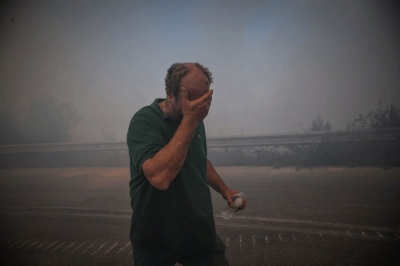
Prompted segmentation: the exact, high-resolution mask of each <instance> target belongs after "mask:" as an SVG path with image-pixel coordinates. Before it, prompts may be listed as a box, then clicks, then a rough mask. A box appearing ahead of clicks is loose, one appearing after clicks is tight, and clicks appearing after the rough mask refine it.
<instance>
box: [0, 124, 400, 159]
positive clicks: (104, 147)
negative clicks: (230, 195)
mask: <svg viewBox="0 0 400 266" xmlns="http://www.w3.org/2000/svg"><path fill="white" fill-rule="evenodd" d="M327 138H329V140H330V141H360V140H375V141H377V140H396V139H400V128H388V129H369V130H359V131H344V132H310V133H290V134H277V135H253V136H236V137H235V136H233V137H213V138H207V147H208V148H227V147H252V146H283V145H306V144H312V143H318V142H321V141H323V140H324V139H327ZM127 150H128V147H127V145H126V142H97V143H48V144H25V145H2V146H0V154H12V153H41V152H73V151H127Z"/></svg>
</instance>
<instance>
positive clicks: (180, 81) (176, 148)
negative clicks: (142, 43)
mask: <svg viewBox="0 0 400 266" xmlns="http://www.w3.org/2000/svg"><path fill="white" fill-rule="evenodd" d="M212 81H213V79H212V74H211V72H210V71H209V70H208V69H207V68H206V67H204V66H202V65H201V64H199V63H176V64H173V65H172V66H171V67H170V68H169V69H168V73H167V76H166V78H165V86H166V99H156V100H155V101H154V102H153V103H152V104H151V105H150V106H146V107H144V108H142V109H140V110H139V111H138V112H137V113H136V114H135V115H134V116H133V118H132V120H131V122H130V125H129V130H128V134H127V143H128V147H129V156H130V171H131V180H130V183H129V186H130V197H131V206H132V210H133V213H132V220H131V229H130V239H131V241H132V246H133V257H134V261H135V265H136V266H138V265H175V263H176V262H179V263H181V264H183V265H207V266H208V265H228V261H227V260H226V257H225V245H224V243H223V242H222V241H221V239H220V238H219V237H218V236H217V235H216V233H215V223H214V216H213V208H212V202H211V193H210V189H209V186H211V187H212V188H213V189H214V190H216V191H217V192H219V193H220V194H221V195H222V197H223V198H224V199H226V200H227V202H228V204H229V205H230V206H233V202H232V196H233V195H235V194H237V193H239V191H237V190H232V189H230V188H228V187H227V186H226V185H225V183H224V181H223V180H222V179H221V177H220V176H219V175H218V174H217V172H216V171H215V169H214V167H213V165H212V164H211V162H210V161H209V160H208V159H207V147H206V136H205V129H204V124H203V119H204V118H205V117H206V116H207V114H208V111H209V109H210V105H211V99H212V94H213V90H210V84H211V83H212ZM246 204H247V202H246V201H244V203H243V205H242V206H241V207H240V210H243V209H244V208H245V207H246Z"/></svg>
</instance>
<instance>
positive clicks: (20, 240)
mask: <svg viewBox="0 0 400 266" xmlns="http://www.w3.org/2000/svg"><path fill="white" fill-rule="evenodd" d="M20 242H22V241H21V240H20V241H17V242H15V243H14V244H12V245H11V246H9V247H8V248H12V247H13V246H15V245H17V244H18V243H20Z"/></svg>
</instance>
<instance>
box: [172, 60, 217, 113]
mask: <svg viewBox="0 0 400 266" xmlns="http://www.w3.org/2000/svg"><path fill="white" fill-rule="evenodd" d="M180 87H185V88H186V89H187V91H188V93H189V100H190V101H193V100H196V99H198V98H200V97H201V96H203V95H204V94H205V93H207V92H208V91H209V90H210V82H209V81H208V79H207V76H206V75H205V74H204V73H203V72H202V71H201V70H199V69H198V68H193V69H191V70H190V71H189V73H188V74H186V76H184V77H183V78H182V80H181V86H180ZM174 109H175V110H174V111H175V113H176V114H177V117H178V119H179V120H181V119H182V98H181V93H179V95H178V97H176V98H174Z"/></svg>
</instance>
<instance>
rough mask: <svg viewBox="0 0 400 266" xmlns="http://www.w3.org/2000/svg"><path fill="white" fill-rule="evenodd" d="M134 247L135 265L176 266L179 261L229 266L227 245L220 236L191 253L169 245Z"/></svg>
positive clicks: (190, 264) (195, 265) (189, 265)
mask: <svg viewBox="0 0 400 266" xmlns="http://www.w3.org/2000/svg"><path fill="white" fill-rule="evenodd" d="M132 247H133V252H132V253H133V260H134V262H135V264H134V265H135V266H145V265H146V266H156V265H160V266H161V265H162V266H164V265H165V266H174V265H175V264H176V263H177V262H179V263H180V264H182V265H184V266H203V265H204V266H213V265H214V266H217V265H218V266H229V262H228V260H227V259H226V257H225V249H226V246H225V244H224V243H223V242H222V240H221V239H220V238H219V236H216V239H215V242H214V243H213V244H212V245H209V246H207V247H205V248H202V249H200V250H198V251H195V252H190V253H181V252H177V251H175V250H172V249H170V248H168V247H158V248H152V249H135V247H134V245H133V243H132Z"/></svg>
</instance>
